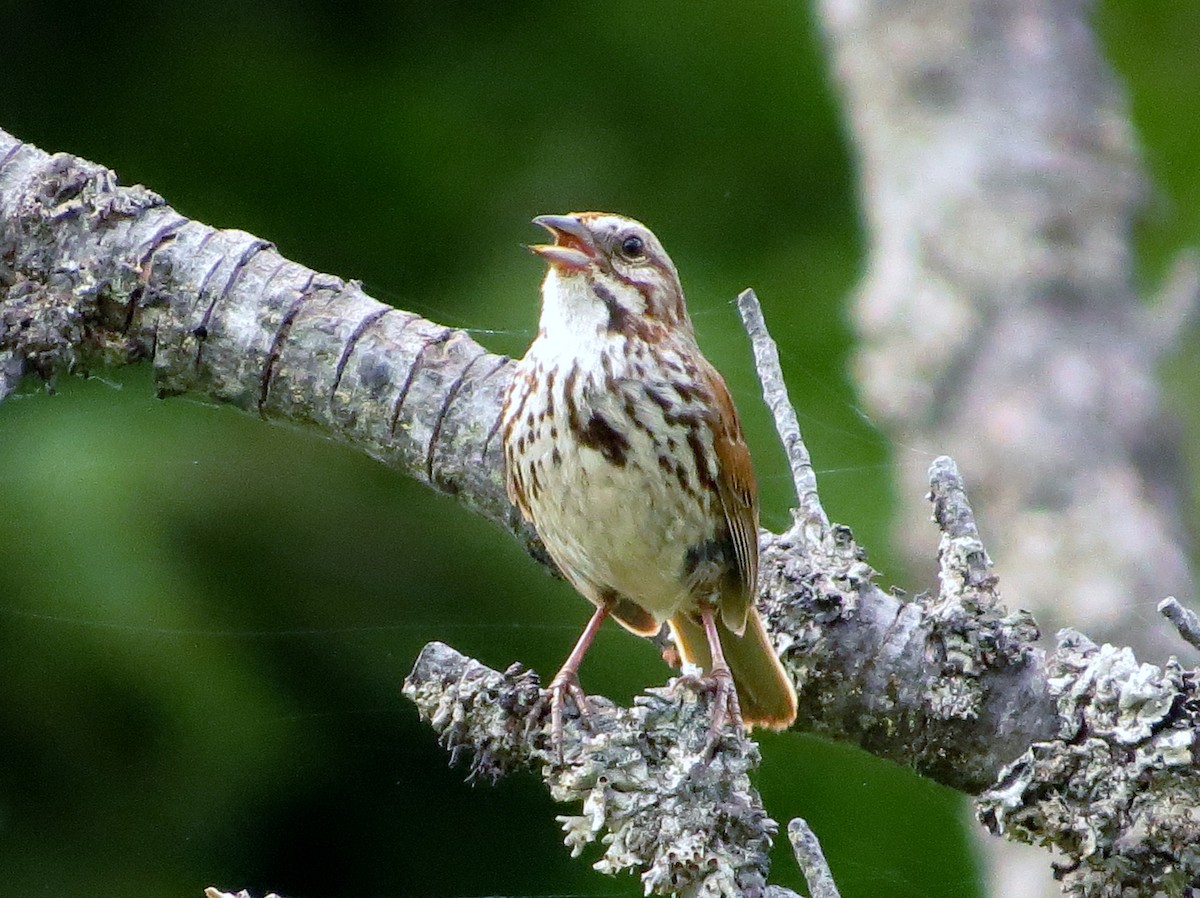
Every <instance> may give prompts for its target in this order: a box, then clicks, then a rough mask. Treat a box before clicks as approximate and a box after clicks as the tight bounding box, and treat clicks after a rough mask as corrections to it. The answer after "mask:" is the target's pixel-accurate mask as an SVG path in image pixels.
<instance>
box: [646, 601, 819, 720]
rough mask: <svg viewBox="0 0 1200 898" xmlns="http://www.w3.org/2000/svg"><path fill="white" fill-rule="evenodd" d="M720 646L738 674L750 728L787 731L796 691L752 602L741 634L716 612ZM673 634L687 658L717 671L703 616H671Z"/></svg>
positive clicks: (792, 717) (735, 676)
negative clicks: (700, 618)
mask: <svg viewBox="0 0 1200 898" xmlns="http://www.w3.org/2000/svg"><path fill="white" fill-rule="evenodd" d="M716 623H717V632H718V634H719V635H720V638H721V650H722V651H723V652H724V654H725V661H726V663H728V664H729V669H730V671H731V672H732V673H733V682H734V685H735V686H736V687H737V696H738V704H739V705H740V706H741V709H742V722H743V723H745V725H746V728H747V729H753V728H754V727H756V726H760V727H767V728H768V729H772V730H785V729H787V728H788V727H790V726H791V725H792V723H793V722H794V721H795V720H796V690H795V688H794V687H793V686H792V681H791V679H790V678H789V677H788V675H787V673H786V672H785V671H784V669H783V665H782V664H780V663H779V658H778V656H777V655H776V654H775V649H773V648H772V647H771V641H770V640H769V639H768V638H767V631H766V629H765V628H764V627H763V622H762V619H761V618H760V617H759V616H758V612H757V611H755V610H754V608H753V606H751V608H750V614H749V615H748V616H747V617H746V629H745V631H743V633H742V635H741V636H738V635H737V634H736V633H734V632H733V631H732V630H730V629H729V628H728V627H726V626H725V624H724V623H722V621H721V615H720V614H718V615H716ZM670 625H671V634H672V635H673V636H674V637H675V644H676V646H678V647H679V652H680V654H681V655H682V656H683V660H684V661H687V662H689V663H691V664H695V665H697V666H699V667H701V668H703V669H704V671H705V672H708V671H711V670H712V652H710V651H709V648H708V639H707V638H706V637H705V635H704V626H703V624H701V623H700V621H698V620H696V619H694V618H693V617H691V616H690V615H688V614H686V613H680V614H677V615H675V616H674V617H673V618H671V621H670Z"/></svg>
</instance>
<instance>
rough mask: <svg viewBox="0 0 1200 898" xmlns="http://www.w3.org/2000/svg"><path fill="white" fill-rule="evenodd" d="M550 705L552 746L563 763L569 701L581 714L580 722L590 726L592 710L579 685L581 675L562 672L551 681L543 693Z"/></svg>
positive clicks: (571, 671) (572, 672)
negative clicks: (566, 710)
mask: <svg viewBox="0 0 1200 898" xmlns="http://www.w3.org/2000/svg"><path fill="white" fill-rule="evenodd" d="M547 695H548V700H549V703H550V744H551V746H552V747H553V748H554V750H555V751H556V752H557V753H558V761H559V763H560V764H561V763H562V762H563V708H564V707H565V706H566V704H567V702H568V701H571V702H572V703H574V705H575V708H576V710H577V711H578V712H579V721H580V723H581V724H583V725H584V726H587V725H589V719H590V717H591V709H590V708H589V707H588V700H587V695H585V694H584V691H583V687H582V686H580V685H579V675H578V674H577V673H575V671H573V670H560V671H559V672H558V674H557V675H556V676H555V677H554V679H553V680H551V681H550V685H549V686H548V687H547V688H546V690H545V693H543V698H542V701H543V702H544V701H546V700H547Z"/></svg>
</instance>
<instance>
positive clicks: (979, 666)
mask: <svg viewBox="0 0 1200 898" xmlns="http://www.w3.org/2000/svg"><path fill="white" fill-rule="evenodd" d="M748 302H749V300H748V299H747V298H746V297H743V312H744V313H746V312H747V311H749V312H750V313H753V311H754V310H753V309H752V308H751V309H749V310H747V308H746V307H745V306H746V304H747V303H748ZM752 318H753V314H749V315H747V320H751V319H752ZM751 332H752V336H753V339H754V342H755V348H756V357H757V358H758V359H759V360H760V363H762V362H763V360H764V359H766V360H767V361H768V362H769V360H770V353H769V352H768V348H769V347H768V346H767V344H766V341H769V337H768V336H767V335H766V332H765V329H763V328H758V329H757V330H756V329H755V328H751ZM0 356H2V357H3V358H5V359H6V360H7V361H6V363H5V370H6V371H9V372H12V374H11V376H9V380H8V382H7V388H8V389H12V388H14V387H15V386H16V383H15V377H16V376H17V375H19V374H21V373H36V374H38V375H40V376H42V377H53V376H54V375H55V374H56V373H58V372H64V371H87V370H90V369H95V368H99V367H101V366H111V365H119V364H127V363H131V362H136V361H141V360H144V359H149V360H150V361H151V362H152V363H153V365H154V369H155V373H156V375H157V379H158V383H159V385H160V390H161V392H162V393H163V394H164V395H169V394H175V393H187V394H189V395H191V396H194V397H198V398H202V399H207V400H209V401H213V402H222V403H229V404H232V405H235V406H236V407H238V408H241V409H243V410H245V411H248V412H250V413H252V414H257V415H260V416H262V417H264V418H266V419H270V420H280V421H290V422H294V423H299V424H304V425H306V426H308V427H310V428H313V429H315V430H316V431H318V432H320V433H323V434H325V435H328V436H330V437H333V438H337V439H340V440H342V441H344V442H346V443H348V444H350V445H352V446H354V447H356V448H358V449H360V450H361V451H363V452H365V453H367V454H369V455H371V456H373V457H375V458H378V459H381V460H383V461H385V462H386V463H388V464H389V465H391V466H393V467H395V468H396V469H398V470H401V471H403V472H405V473H407V474H409V475H410V476H413V477H416V478H417V479H419V480H421V481H422V482H425V483H427V484H429V485H430V486H432V487H434V488H435V489H440V490H443V491H445V492H448V493H451V494H453V495H454V496H456V498H457V499H458V500H459V501H461V502H462V503H463V504H464V505H465V506H466V507H468V508H469V509H471V510H473V511H476V512H477V513H480V514H483V515H485V516H487V517H489V518H490V519H492V520H493V521H496V522H498V523H500V524H501V525H502V526H504V527H506V528H507V529H508V530H509V531H510V532H511V533H513V535H515V536H516V537H517V538H518V539H520V540H522V541H523V542H524V543H525V545H526V546H528V547H529V548H530V550H531V551H532V552H533V553H534V554H535V555H539V556H542V557H544V556H543V553H541V552H540V548H539V546H538V544H537V541H536V538H535V537H534V536H533V534H532V533H531V532H530V531H529V530H528V529H526V528H525V527H524V526H523V525H522V524H521V523H520V522H519V520H518V517H517V515H516V514H515V513H514V511H513V510H512V509H511V508H510V507H509V505H508V502H507V499H506V498H505V495H504V488H503V484H502V477H501V458H500V453H499V451H498V447H497V446H496V445H495V433H494V431H495V425H496V421H497V419H498V414H499V403H498V397H499V395H500V393H501V391H502V390H503V387H504V385H505V383H506V381H507V379H508V377H509V376H510V371H511V369H510V366H509V365H508V364H507V362H506V360H505V359H502V358H499V357H496V356H492V355H489V354H488V353H486V352H485V351H484V350H483V349H481V348H480V347H479V346H478V345H476V344H475V343H474V342H473V341H471V340H470V338H468V337H467V336H466V335H465V334H463V333H461V332H459V331H455V330H452V329H449V328H445V327H441V326H439V325H436V324H433V323H431V322H428V321H425V320H423V319H421V318H419V317H418V316H415V315H412V314H411V313H407V312H401V311H397V310H394V309H391V308H389V307H387V306H384V305H382V304H380V303H377V302H375V301H374V300H371V299H370V298H369V297H367V296H365V295H364V294H363V293H362V291H361V290H360V289H359V287H358V286H357V285H356V284H354V283H352V282H346V281H342V280H340V279H338V278H333V277H330V276H327V275H319V274H316V273H314V272H311V271H309V270H308V269H305V268H303V267H302V266H299V265H296V264H294V263H291V262H288V261H287V260H285V259H283V258H281V257H280V256H279V255H278V254H277V253H276V252H275V251H274V250H273V249H272V248H271V247H270V245H269V244H266V243H264V242H263V241H260V240H257V239H255V238H254V237H252V236H250V235H248V234H244V233H241V232H237V231H218V230H214V229H212V228H209V227H207V226H205V225H202V224H199V223H196V222H191V221H188V220H186V219H184V218H182V217H181V216H179V215H178V214H177V213H176V212H174V211H173V210H172V209H170V208H169V207H168V206H167V205H166V204H165V203H164V202H163V200H162V199H161V198H160V197H158V196H157V195H155V194H154V193H152V192H151V191H148V190H146V189H145V188H141V187H133V188H123V187H118V186H117V185H116V183H115V179H114V177H113V175H112V173H111V172H109V171H107V170H105V169H103V168H101V167H100V166H96V165H93V164H91V163H87V162H84V161H82V160H79V159H77V158H75V157H71V156H64V155H58V156H50V155H47V154H45V153H43V152H41V151H40V150H38V149H36V148H34V147H31V146H28V145H24V144H21V143H20V142H19V141H17V140H15V139H14V138H12V137H10V136H9V135H7V134H4V133H3V132H0ZM769 369H770V365H769V364H767V365H764V378H763V380H764V389H765V392H766V395H767V399H768V404H769V405H771V406H772V408H776V409H779V408H782V406H783V405H784V404H786V401H787V399H786V394H785V393H784V389H783V383H782V379H781V378H779V377H777V376H773V374H772V372H771V371H770V370H769ZM777 417H778V418H779V420H780V421H781V422H783V423H785V424H786V423H787V421H788V418H789V415H787V414H786V413H785V414H777ZM793 424H794V422H793ZM782 429H783V431H784V436H785V441H786V442H787V444H788V447H789V457H790V461H791V464H792V469H793V471H794V472H796V474H797V483H798V485H800V486H801V491H802V495H804V497H805V498H804V504H805V508H806V511H805V512H804V513H801V514H798V515H797V523H796V525H795V526H794V527H793V528H792V529H791V530H790V531H789V532H788V533H784V534H780V535H775V534H770V533H763V534H761V535H760V546H761V549H762V567H761V570H762V577H761V583H760V595H759V606H760V609H761V610H762V611H763V612H764V615H765V616H766V619H767V622H768V626H769V629H770V630H771V632H772V634H773V638H774V640H775V642H776V646H777V648H778V649H779V650H780V653H781V655H782V657H783V658H784V660H785V665H786V666H787V668H788V670H789V671H790V673H791V675H792V676H793V678H794V680H795V683H796V687H797V692H798V694H799V696H800V719H799V721H798V724H797V725H798V726H799V727H802V728H805V729H808V730H813V731H816V732H820V733H823V734H825V735H827V736H829V737H830V738H834V739H840V740H844V741H850V742H853V743H856V744H858V745H861V746H863V747H864V748H866V749H867V750H869V751H872V752H873V753H875V754H877V755H880V756H882V757H887V758H891V759H893V760H895V761H896V762H898V763H901V764H904V765H906V766H910V767H912V768H914V769H916V770H918V771H920V772H921V773H923V774H925V775H926V776H929V777H931V778H933V779H935V780H937V781H939V782H942V783H945V784H947V785H950V786H952V787H954V788H957V789H961V790H963V791H965V792H968V793H971V794H980V793H982V794H983V800H982V804H981V805H980V807H981V811H980V813H981V816H982V817H983V819H984V821H985V822H986V823H987V824H988V825H989V826H990V827H992V828H993V829H995V830H997V831H1001V832H1003V833H1005V834H1007V835H1009V836H1012V837H1014V838H1021V839H1029V840H1034V841H1038V842H1040V843H1044V844H1054V845H1058V846H1059V847H1060V848H1062V849H1063V851H1064V852H1065V853H1066V856H1067V857H1068V859H1069V861H1070V864H1071V870H1070V871H1069V872H1067V873H1066V874H1065V880H1066V882H1067V884H1068V887H1069V888H1070V889H1071V890H1072V891H1073V892H1074V893H1076V894H1080V895H1096V896H1101V895H1114V896H1115V895H1121V894H1123V892H1122V889H1124V888H1126V887H1127V883H1129V882H1140V883H1141V884H1142V885H1143V886H1148V887H1153V888H1158V889H1161V890H1162V891H1163V892H1164V893H1166V894H1175V895H1182V894H1184V892H1183V891H1182V890H1183V889H1185V888H1188V887H1190V884H1192V883H1195V882H1197V881H1200V856H1198V855H1197V852H1196V850H1195V846H1196V845H1197V844H1200V812H1198V811H1197V806H1198V803H1197V801H1196V797H1197V796H1196V794H1195V790H1196V784H1197V773H1196V767H1195V740H1196V735H1197V729H1198V727H1200V723H1198V721H1197V714H1198V709H1200V697H1198V696H1197V684H1198V682H1200V678H1198V677H1197V674H1196V672H1195V671H1185V670H1183V669H1182V668H1180V667H1179V666H1178V665H1171V666H1168V668H1167V669H1166V670H1165V671H1161V670H1159V669H1158V668H1154V667H1151V666H1149V665H1139V664H1138V663H1137V662H1136V660H1135V659H1134V656H1133V654H1132V653H1130V652H1128V651H1127V650H1117V649H1110V648H1097V647H1096V646H1094V645H1092V644H1091V643H1090V642H1089V641H1088V640H1086V639H1083V638H1081V637H1076V636H1069V637H1068V638H1066V639H1064V640H1063V641H1062V642H1061V644H1060V647H1059V649H1058V651H1057V652H1056V654H1055V656H1054V657H1053V658H1052V659H1051V660H1050V661H1047V659H1046V658H1045V657H1044V656H1043V653H1042V652H1041V650H1040V649H1038V648H1037V647H1036V646H1035V645H1034V640H1035V637H1036V628H1035V627H1034V625H1033V622H1032V619H1031V618H1030V617H1029V616H1028V615H1027V614H1025V613H1021V612H1019V613H1011V614H1010V613H1008V612H1007V611H1006V610H1005V609H1004V607H1003V606H1002V605H1001V604H1000V602H999V597H998V594H997V592H996V579H995V577H994V576H993V575H992V573H991V570H990V561H989V559H988V556H987V553H986V551H985V549H984V546H983V544H982V542H981V541H980V538H979V533H978V529H977V528H976V526H975V521H974V516H973V513H972V512H971V508H970V506H969V504H968V503H967V499H966V493H965V490H964V488H963V484H962V479H961V477H960V476H959V474H958V471H957V469H956V468H955V466H954V464H953V463H952V462H951V461H950V460H949V459H938V460H937V461H936V462H935V463H934V465H933V467H932V469H931V471H930V480H929V486H930V497H931V499H932V502H933V509H934V518H935V521H936V523H937V525H938V529H939V531H940V534H941V542H940V545H939V549H938V553H937V557H938V567H939V572H940V573H939V576H940V585H939V589H938V590H937V592H936V593H935V594H931V595H929V596H922V597H920V598H918V599H917V600H914V601H910V602H905V601H902V600H901V599H900V598H898V597H896V596H892V595H888V594H886V593H884V592H882V591H881V590H880V589H879V587H878V586H877V585H876V584H875V583H874V581H873V572H872V570H871V568H870V567H869V565H868V564H867V563H866V560H865V556H864V553H863V551H862V550H861V549H860V548H859V547H858V546H857V545H856V543H855V542H854V539H853V537H852V535H851V534H850V532H849V530H847V529H846V528H844V527H839V526H836V525H831V526H827V525H825V523H824V519H825V515H824V511H823V510H820V507H819V501H818V499H817V496H816V493H815V490H814V491H809V492H805V490H804V484H805V483H807V481H808V478H810V476H811V469H807V470H806V460H807V453H806V451H805V449H804V446H803V442H802V441H801V440H800V438H799V433H798V430H794V428H793V427H792V425H788V426H787V427H784V428H782ZM406 688H407V689H408V690H409V692H410V694H411V695H412V696H413V698H414V700H415V701H416V702H417V704H418V707H419V708H420V709H421V711H422V713H423V714H425V715H426V716H427V717H428V718H429V719H430V721H431V722H432V723H433V725H434V726H435V728H436V729H437V730H438V731H439V733H440V734H441V736H442V738H443V739H444V740H445V741H446V743H447V744H448V745H449V746H450V747H451V749H452V751H454V753H455V755H456V756H459V757H462V758H464V759H469V760H470V763H471V765H472V770H473V771H474V772H475V773H476V774H477V775H478V774H483V773H486V774H488V775H493V776H494V775H499V774H500V773H502V772H504V771H506V770H509V769H511V768H512V767H514V766H534V767H538V768H540V769H541V770H542V771H543V775H544V776H545V777H546V778H547V781H548V782H549V783H550V785H551V788H552V790H553V791H554V793H555V794H556V795H559V796H560V797H564V798H567V799H570V800H582V801H583V807H582V812H581V813H579V814H575V815H572V816H569V817H567V818H564V822H565V827H566V830H567V841H568V844H570V845H571V846H572V847H576V846H579V845H582V844H584V843H586V842H587V841H590V840H592V839H595V838H598V837H601V836H602V835H605V837H606V838H608V839H609V840H610V841H608V842H607V845H608V852H607V853H606V855H605V858H604V860H602V862H601V863H602V864H606V865H609V867H610V868H611V869H617V868H619V867H622V866H635V867H637V868H638V870H639V872H640V873H641V875H642V877H643V881H644V882H645V884H646V885H647V886H648V887H649V888H650V889H651V890H652V891H655V892H659V893H684V894H697V895H717V894H727V895H734V894H754V893H755V892H758V891H764V890H768V889H770V890H771V893H772V894H778V890H775V889H772V887H768V886H765V885H764V882H765V867H764V863H765V862H764V861H763V849H764V847H765V845H766V844H767V840H768V839H769V838H770V836H771V834H772V833H773V832H774V831H775V826H774V824H773V823H772V822H771V821H770V820H769V819H768V818H767V817H766V815H765V814H764V813H762V810H761V807H760V804H759V803H758V800H757V796H756V795H754V793H753V791H752V790H751V789H750V788H749V786H748V785H747V784H746V780H745V774H746V772H747V771H748V770H749V769H750V768H751V767H752V766H753V765H754V764H755V763H756V762H757V751H756V749H755V748H754V746H753V743H752V742H750V741H748V740H746V739H744V738H740V737H737V736H736V735H733V734H731V735H730V736H728V737H723V739H722V740H721V741H720V743H719V744H717V745H715V746H714V745H713V744H712V743H711V742H710V741H709V739H708V715H707V713H706V711H705V708H706V702H707V700H708V698H709V695H708V693H707V692H705V691H704V690H703V689H699V688H697V684H696V683H695V682H693V681H689V680H688V679H687V678H682V679H680V680H678V681H675V682H674V683H673V684H670V685H669V686H668V687H667V688H666V689H665V690H657V691H651V692H650V693H648V694H647V696H645V697H644V698H642V699H639V701H638V702H637V703H635V706H634V708H632V709H628V710H627V709H619V708H615V707H613V706H611V705H608V704H606V703H603V702H598V703H597V708H596V709H595V710H594V712H593V714H592V715H591V718H590V719H589V721H588V722H587V724H586V725H583V724H581V723H580V722H579V721H577V720H573V721H570V722H569V724H568V735H567V740H566V745H564V752H563V757H562V758H559V757H558V756H557V753H549V754H548V753H547V749H546V728H547V726H548V720H547V718H548V713H547V708H546V702H545V701H544V695H543V693H541V692H539V690H538V688H537V682H536V680H535V678H534V677H533V675H532V674H529V673H527V672H523V671H520V670H516V669H513V670H510V671H508V672H506V673H503V674H501V673H497V672H493V671H488V670H486V669H485V668H483V667H482V666H480V665H478V664H477V663H476V662H473V661H470V660H469V659H464V658H463V657H462V656H461V655H458V654H457V653H455V652H453V651H452V650H449V649H447V648H445V647H443V646H438V645H432V646H430V647H429V648H428V649H427V650H426V652H425V653H424V654H423V655H422V657H421V660H420V662H419V663H418V665H417V666H416V668H415V669H414V671H413V674H412V676H411V677H410V678H409V680H408V684H407V687H406ZM1082 751H1086V757H1084V756H1081V754H1080V753H1081V752H1082ZM702 762H703V763H702ZM684 774H686V775H684ZM1116 784H1122V785H1121V787H1120V788H1116V789H1115V788H1114V787H1115V785H1116ZM666 809H670V813H665V810H666ZM1101 812H1103V813H1104V814H1105V815H1107V816H1101ZM702 822H703V824H704V826H703V828H702V831H701V829H699V828H698V827H700V826H701V823H702ZM1081 834H1082V835H1081Z"/></svg>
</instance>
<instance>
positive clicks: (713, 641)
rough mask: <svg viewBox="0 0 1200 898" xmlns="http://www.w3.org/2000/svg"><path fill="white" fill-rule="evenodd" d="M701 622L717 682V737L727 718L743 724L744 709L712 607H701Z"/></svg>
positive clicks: (710, 672)
mask: <svg viewBox="0 0 1200 898" xmlns="http://www.w3.org/2000/svg"><path fill="white" fill-rule="evenodd" d="M700 620H701V621H703V623H704V635H705V636H706V637H708V651H709V653H710V654H711V655H712V670H711V671H709V675H710V676H711V677H712V678H713V680H714V681H715V682H716V687H717V697H716V699H715V700H714V702H713V717H712V733H713V735H714V736H715V735H716V734H717V733H719V732H720V731H721V729H722V728H723V727H724V726H725V721H726V719H727V718H732V719H733V720H735V721H737V723H741V720H742V709H741V708H740V707H739V706H738V698H737V689H736V688H735V687H734V685H733V672H732V671H730V669H729V665H728V664H726V663H725V652H724V650H723V649H722V648H721V637H720V635H719V634H718V633H717V621H716V617H715V614H714V612H713V607H712V606H711V605H708V604H701V605H700Z"/></svg>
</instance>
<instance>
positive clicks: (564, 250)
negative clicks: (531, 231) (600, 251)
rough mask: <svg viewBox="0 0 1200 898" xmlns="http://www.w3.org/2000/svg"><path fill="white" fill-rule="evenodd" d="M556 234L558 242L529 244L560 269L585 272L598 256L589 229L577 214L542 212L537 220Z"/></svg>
mask: <svg viewBox="0 0 1200 898" xmlns="http://www.w3.org/2000/svg"><path fill="white" fill-rule="evenodd" d="M533 223H534V224H536V225H541V226H542V227H543V228H545V229H546V230H547V231H549V232H550V233H551V234H553V235H554V243H553V244H548V243H539V244H535V245H533V246H530V247H529V250H530V252H534V253H537V254H538V255H539V256H541V257H542V258H543V259H545V260H546V261H547V262H549V263H550V264H551V265H553V266H554V267H555V268H557V269H559V270H560V271H581V270H583V269H584V268H587V267H588V266H589V265H591V264H592V260H593V259H595V258H596V245H595V244H594V243H593V242H592V236H591V234H589V233H588V230H587V228H585V227H584V226H583V222H581V221H580V220H579V219H578V218H576V217H575V216H574V215H539V216H538V217H537V218H535V219H534V220H533Z"/></svg>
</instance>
